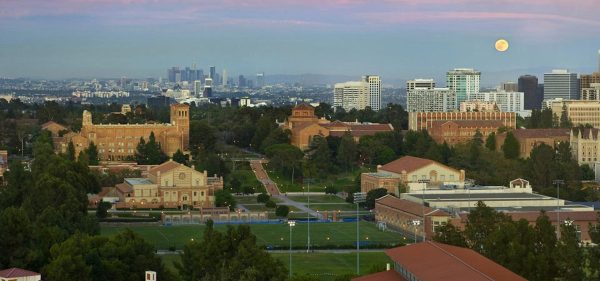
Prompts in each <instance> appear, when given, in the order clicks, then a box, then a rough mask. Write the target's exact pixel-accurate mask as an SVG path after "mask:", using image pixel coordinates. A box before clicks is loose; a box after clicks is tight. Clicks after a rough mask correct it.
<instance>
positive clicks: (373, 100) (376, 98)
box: [363, 75, 381, 111]
mask: <svg viewBox="0 0 600 281" xmlns="http://www.w3.org/2000/svg"><path fill="white" fill-rule="evenodd" d="M363 81H365V82H367V83H368V84H369V106H370V107H371V109H372V110H374V111H378V110H379V109H380V108H381V78H379V76H378V75H365V76H363Z"/></svg>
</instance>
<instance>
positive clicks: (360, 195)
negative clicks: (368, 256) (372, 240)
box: [354, 192, 367, 275]
mask: <svg viewBox="0 0 600 281" xmlns="http://www.w3.org/2000/svg"><path fill="white" fill-rule="evenodd" d="M366 200H367V193H365V192H357V193H354V204H356V275H360V237H359V233H360V232H359V231H360V229H359V223H360V217H359V216H358V204H360V203H363V202H365V201H366Z"/></svg>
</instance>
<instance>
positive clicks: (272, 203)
mask: <svg viewBox="0 0 600 281" xmlns="http://www.w3.org/2000/svg"><path fill="white" fill-rule="evenodd" d="M265 207H267V208H271V209H273V208H275V207H277V204H275V201H273V200H271V199H269V200H267V202H265Z"/></svg>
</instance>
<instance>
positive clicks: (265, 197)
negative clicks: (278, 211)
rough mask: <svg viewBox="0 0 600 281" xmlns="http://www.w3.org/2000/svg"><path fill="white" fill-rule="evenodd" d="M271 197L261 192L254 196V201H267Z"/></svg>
mask: <svg viewBox="0 0 600 281" xmlns="http://www.w3.org/2000/svg"><path fill="white" fill-rule="evenodd" d="M270 199H271V196H269V194H266V193H264V192H263V193H261V194H259V195H258V196H256V202H258V203H267V201H269V200H270Z"/></svg>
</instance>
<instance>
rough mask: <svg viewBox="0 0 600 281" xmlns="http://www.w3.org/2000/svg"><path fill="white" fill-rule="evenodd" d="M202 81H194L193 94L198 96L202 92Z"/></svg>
mask: <svg viewBox="0 0 600 281" xmlns="http://www.w3.org/2000/svg"><path fill="white" fill-rule="evenodd" d="M202 90H203V89H202V81H200V80H196V81H194V95H196V96H198V95H200V94H202Z"/></svg>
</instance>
